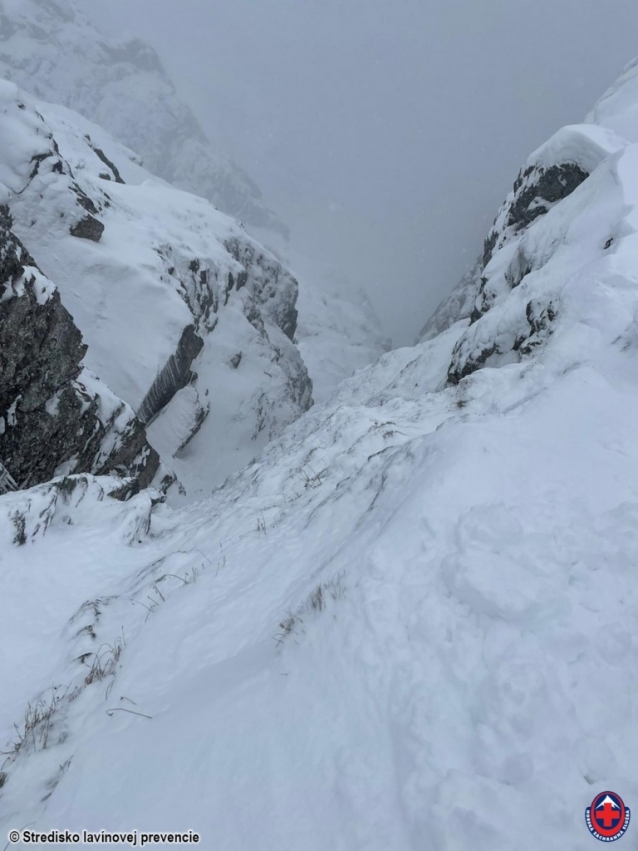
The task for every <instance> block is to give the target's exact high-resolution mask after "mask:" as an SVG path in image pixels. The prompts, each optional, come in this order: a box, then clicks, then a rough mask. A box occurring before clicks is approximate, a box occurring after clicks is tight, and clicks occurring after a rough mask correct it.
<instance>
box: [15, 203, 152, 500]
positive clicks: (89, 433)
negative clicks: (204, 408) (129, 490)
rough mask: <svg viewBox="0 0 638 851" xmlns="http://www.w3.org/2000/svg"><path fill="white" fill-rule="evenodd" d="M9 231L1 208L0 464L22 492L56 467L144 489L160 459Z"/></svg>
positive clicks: (50, 288)
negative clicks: (91, 366) (87, 364)
mask: <svg viewBox="0 0 638 851" xmlns="http://www.w3.org/2000/svg"><path fill="white" fill-rule="evenodd" d="M11 226H12V222H11V217H10V215H9V211H8V209H7V208H6V207H0V460H1V461H2V463H3V464H4V466H5V467H6V469H7V470H8V472H9V473H10V474H11V476H12V477H13V478H14V479H15V481H16V482H17V483H18V485H19V486H20V487H24V486H27V485H34V484H38V483H41V482H45V481H48V480H49V479H51V478H52V477H53V476H54V475H55V472H56V470H57V469H58V468H59V467H60V465H62V464H66V472H73V473H82V472H89V473H95V474H105V473H116V474H119V475H126V476H132V477H134V478H135V479H137V481H138V482H139V484H140V486H141V487H145V486H146V485H148V484H149V483H150V481H151V479H152V478H153V476H154V475H155V472H156V471H157V468H158V466H159V457H158V455H157V453H156V452H155V451H154V450H153V449H151V447H150V446H149V445H148V443H147V442H146V433H145V431H144V427H143V426H142V424H141V423H140V422H139V421H138V420H136V419H135V417H134V416H133V415H132V412H131V411H130V409H127V408H126V406H125V404H124V403H123V402H121V401H120V400H117V399H114V397H113V396H112V394H110V391H109V390H108V388H106V387H105V386H104V385H103V384H101V382H99V380H98V379H95V377H94V376H92V375H90V374H89V373H86V371H85V370H84V367H83V365H82V358H83V356H84V353H85V352H86V346H85V345H84V343H83V342H82V336H81V334H80V332H79V330H78V329H77V328H76V326H75V324H74V322H73V319H72V317H71V315H70V314H69V313H68V311H67V310H66V309H65V308H64V306H63V305H62V303H61V301H60V296H59V293H58V291H57V290H56V289H55V288H54V287H53V285H52V284H51V283H50V282H49V281H48V280H47V279H45V278H44V276H43V275H42V274H41V273H40V271H39V270H38V269H37V267H36V265H35V263H34V261H33V259H32V258H31V257H30V255H29V254H28V252H27V251H26V249H25V248H24V246H23V245H22V243H21V242H20V241H19V240H18V238H17V237H16V236H15V235H14V234H13V233H12V231H11ZM100 391H101V392H100Z"/></svg>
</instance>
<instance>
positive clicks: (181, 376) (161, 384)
mask: <svg viewBox="0 0 638 851" xmlns="http://www.w3.org/2000/svg"><path fill="white" fill-rule="evenodd" d="M203 346H204V341H203V340H202V338H201V337H200V336H199V334H198V333H197V332H196V330H195V326H194V325H188V326H187V327H186V328H184V331H183V332H182V336H181V339H180V341H179V343H178V346H177V350H176V351H175V353H174V354H172V355H171V356H170V358H169V359H168V361H167V362H166V364H165V366H164V367H163V369H162V370H161V372H160V374H159V375H158V376H157V378H156V379H155V381H154V382H153V384H152V386H151V389H150V390H149V391H148V393H147V394H146V397H145V398H144V401H143V402H142V404H141V406H140V409H139V411H138V412H137V416H138V419H139V420H140V421H141V422H142V423H144V424H145V425H146V424H148V423H149V422H150V421H151V420H152V419H153V417H155V416H156V415H157V414H159V412H160V411H161V410H162V408H163V407H164V406H165V405H168V403H169V402H170V401H171V399H172V398H173V396H174V395H175V394H176V393H177V391H178V390H181V389H182V388H183V387H186V385H187V384H190V381H191V379H192V377H193V372H192V370H191V364H192V363H193V361H194V360H195V358H196V357H197V355H198V354H199V353H200V352H201V350H202V348H203Z"/></svg>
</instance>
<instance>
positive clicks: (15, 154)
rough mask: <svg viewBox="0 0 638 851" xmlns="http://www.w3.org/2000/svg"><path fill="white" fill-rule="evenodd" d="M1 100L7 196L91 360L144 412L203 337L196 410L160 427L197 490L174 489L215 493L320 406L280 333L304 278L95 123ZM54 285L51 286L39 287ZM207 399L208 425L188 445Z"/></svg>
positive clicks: (171, 415) (4, 91) (2, 92)
mask: <svg viewBox="0 0 638 851" xmlns="http://www.w3.org/2000/svg"><path fill="white" fill-rule="evenodd" d="M0 97H2V98H3V104H4V109H3V111H2V113H1V114H0V130H1V131H2V132H1V133H0V138H2V139H3V140H4V141H3V142H1V143H0V162H2V163H4V166H5V169H6V170H7V173H8V174H9V177H10V180H9V177H8V178H7V180H8V182H7V184H6V186H5V187H4V193H5V198H6V199H7V200H8V201H9V204H10V208H11V214H12V216H13V219H14V229H15V232H16V234H17V235H18V236H19V237H20V239H21V240H22V241H23V243H24V244H25V246H26V247H27V249H28V250H29V251H30V252H31V253H32V254H33V255H34V257H35V259H36V261H37V263H38V265H39V266H40V268H41V269H42V271H43V272H44V273H45V274H46V276H47V277H48V278H49V279H50V280H51V281H54V282H55V283H56V284H57V285H58V288H59V290H60V293H61V297H62V300H63V303H64V305H65V307H66V308H67V309H68V310H69V311H70V313H71V314H72V315H73V318H74V320H75V322H76V324H77V326H78V327H79V329H80V330H81V332H82V334H83V337H84V339H85V341H86V343H87V344H88V346H89V348H88V351H87V354H86V356H85V364H86V366H87V368H88V369H89V370H91V371H92V372H93V373H95V374H96V375H98V376H99V377H100V379H101V380H102V381H103V382H105V383H106V384H107V385H108V387H109V388H110V389H111V391H112V392H113V393H114V394H115V395H116V396H118V397H120V398H121V399H123V400H124V401H125V402H126V403H127V404H128V405H130V406H131V407H132V408H133V410H134V411H136V412H140V411H141V410H143V405H144V402H145V399H146V398H147V396H148V394H149V392H150V391H151V389H152V387H153V385H154V383H155V381H156V379H157V378H158V375H159V374H160V372H161V370H162V369H163V368H164V367H165V366H166V364H167V363H169V362H170V358H171V356H173V355H174V353H175V352H176V350H177V349H178V345H179V343H180V340H181V338H182V335H183V333H184V331H185V329H187V328H189V327H194V328H195V329H196V331H197V333H198V334H199V335H200V337H201V338H202V339H203V341H204V347H203V350H202V352H201V354H200V356H199V358H197V360H196V361H195V362H194V363H193V366H192V368H193V370H194V372H196V373H197V377H196V378H193V387H194V392H191V394H190V400H191V401H190V407H191V412H190V414H189V415H188V416H185V415H184V414H183V412H181V413H180V409H181V404H182V403H181V402H180V400H176V401H175V403H174V404H175V406H176V410H174V411H173V410H171V409H170V408H171V404H172V402H169V404H168V407H167V408H165V409H164V411H162V413H161V416H160V417H159V418H158V419H157V420H156V421H155V422H154V423H153V424H152V426H151V428H150V430H149V433H150V439H151V443H154V444H155V445H156V447H157V449H158V450H160V451H161V453H162V455H163V458H164V460H165V461H166V463H167V464H168V465H169V466H170V467H172V468H174V469H175V472H176V473H177V474H178V476H179V477H180V479H181V481H182V484H183V486H184V487H185V491H186V492H185V493H183V492H182V493H177V491H175V492H174V493H172V494H171V499H174V500H176V501H182V499H183V498H187V499H189V500H192V499H194V498H198V497H201V496H203V495H207V494H209V493H210V490H211V488H212V487H213V486H214V485H215V484H218V483H219V482H220V481H223V479H224V478H225V477H226V476H227V475H228V474H229V473H230V472H234V471H235V470H236V469H238V468H240V467H242V466H244V464H246V463H247V462H248V461H249V460H250V459H251V458H253V457H254V456H256V455H257V454H258V453H259V451H260V450H261V448H262V447H263V446H264V445H265V444H266V442H267V441H268V440H269V439H271V438H272V437H273V436H274V435H276V434H278V433H279V432H280V431H281V429H282V428H284V427H285V426H286V425H287V424H288V423H290V422H291V421H292V420H294V419H295V418H296V417H298V416H299V415H300V414H301V413H302V412H303V411H304V410H305V409H306V408H307V407H308V406H309V405H310V404H311V402H312V398H311V385H310V382H309V380H308V376H307V371H306V367H305V365H304V363H303V361H302V359H301V357H300V354H299V351H298V350H297V349H296V347H295V346H294V345H293V343H292V341H291V340H290V339H288V337H287V336H286V335H285V334H284V333H283V331H282V328H285V327H286V324H285V323H286V321H287V317H288V314H289V312H290V311H292V310H294V304H295V301H296V295H297V283H296V281H295V280H294V278H293V277H292V276H291V275H290V273H289V272H288V271H287V270H286V269H284V268H283V267H282V265H281V264H280V263H279V261H278V260H276V259H275V258H274V257H273V256H272V255H271V254H270V253H269V252H267V251H266V249H263V248H262V247H261V246H260V245H259V244H258V243H256V242H255V241H254V240H252V239H251V237H249V236H248V235H247V234H246V232H245V231H244V230H243V228H242V227H241V226H240V225H239V224H238V223H237V222H235V221H234V220H233V219H231V218H229V217H228V216H226V215H224V214H223V213H220V212H219V211H218V210H216V209H215V208H214V207H213V206H212V205H211V204H210V203H209V202H208V201H206V200H204V199H203V198H199V197H197V196H194V195H190V194H188V193H186V192H183V191H181V190H178V189H175V188H174V187H171V186H169V185H168V184H167V183H166V182H165V181H162V180H160V179H158V178H156V177H154V176H153V175H151V174H150V173H149V172H147V171H145V170H144V169H142V168H141V167H140V166H139V165H137V164H136V163H135V162H134V161H133V159H132V155H131V152H130V151H129V150H128V149H126V148H125V147H123V146H122V145H121V144H119V143H117V142H114V141H113V140H112V139H110V137H109V136H108V134H107V133H105V131H103V130H100V128H98V127H96V126H95V125H94V124H92V123H91V122H88V121H86V119H83V118H82V117H81V116H79V115H77V114H74V113H72V112H71V111H70V110H68V109H65V108H64V107H59V106H52V105H50V104H47V103H44V102H41V101H34V100H33V99H32V98H30V97H29V96H27V95H26V94H25V93H21V92H20V91H19V90H18V89H17V88H16V87H15V85H13V84H12V83H6V84H5V85H4V87H3V88H0ZM5 130H6V132H5ZM96 150H99V151H100V152H101V153H102V157H101V158H100V157H99V156H98V155H97V154H96ZM34 157H36V158H37V159H36V160H34ZM105 158H106V159H107V160H108V162H110V163H111V166H112V167H114V168H115V169H116V171H117V174H119V175H121V180H123V181H124V183H120V182H116V180H115V179H114V177H115V172H113V171H112V169H111V168H110V167H108V166H106V165H105V163H104V161H103V160H104V159H105ZM34 162H35V163H36V166H37V168H36V167H35V166H34ZM105 169H107V171H106V172H105ZM109 171H111V173H112V174H113V178H111V179H109V180H107V179H105V178H104V177H103V175H104V174H105V173H106V174H108V172H109ZM0 177H1V175H0ZM1 188H2V187H1V184H0V189H1ZM87 204H88V205H89V207H88V209H89V213H90V214H91V215H92V216H93V217H94V218H96V219H98V220H99V221H100V222H101V223H102V224H103V225H104V231H103V233H102V235H101V238H100V239H99V242H97V243H96V242H92V241H90V240H87V239H80V238H78V237H76V236H73V235H72V234H71V233H70V230H71V227H72V226H73V224H75V223H76V222H77V221H78V220H81V219H82V218H84V217H85V216H86V215H87ZM242 276H243V277H242ZM41 277H42V276H40V275H39V276H38V277H37V282H38V283H39V284H40V283H41V281H40V279H41ZM244 278H245V280H244ZM38 292H40V290H38ZM49 292H50V291H49V290H47V289H46V286H45V285H44V284H43V285H42V292H41V295H40V297H41V298H45V297H47V294H48V293H49ZM239 352H241V353H242V361H241V364H240V365H239V367H238V368H237V369H233V368H232V367H231V366H230V365H229V362H230V361H231V359H232V358H233V357H234V356H236V355H237V354H238V353H239ZM182 395H184V394H182ZM208 407H210V415H209V416H208V417H207V418H206V420H205V422H204V423H203V425H202V430H201V432H200V434H199V435H197V437H196V438H195V439H194V441H193V442H192V444H190V445H189V446H188V447H187V448H186V449H184V450H183V451H182V447H183V445H184V444H185V442H186V441H187V439H188V438H189V435H190V431H191V426H192V425H193V422H194V418H196V417H197V416H198V414H199V412H200V411H203V410H205V409H207V408H208ZM144 421H145V422H146V421H147V418H146V417H145V418H144ZM197 447H199V448H197Z"/></svg>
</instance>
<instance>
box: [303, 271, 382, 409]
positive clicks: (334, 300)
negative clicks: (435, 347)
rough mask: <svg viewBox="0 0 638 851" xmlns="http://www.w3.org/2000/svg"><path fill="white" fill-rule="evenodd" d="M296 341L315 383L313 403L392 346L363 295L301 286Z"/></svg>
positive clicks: (305, 285)
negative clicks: (348, 296) (352, 295)
mask: <svg viewBox="0 0 638 851" xmlns="http://www.w3.org/2000/svg"><path fill="white" fill-rule="evenodd" d="M297 307H298V309H299V321H298V323H297V332H296V334H295V340H296V342H297V348H298V349H299V351H300V352H301V356H302V358H303V361H304V363H305V364H306V366H307V367H308V374H309V375H310V378H311V379H312V396H313V399H314V400H315V402H323V401H325V400H326V399H328V398H329V397H330V396H331V395H332V394H333V392H334V391H335V390H336V388H337V387H338V385H339V383H340V382H341V381H343V380H344V379H345V378H350V376H351V375H352V374H353V372H356V371H357V370H358V369H361V368H362V367H364V366H367V365H368V364H370V363H372V362H373V361H375V360H377V359H378V358H379V357H381V355H382V354H383V353H384V352H387V351H389V349H390V348H391V345H392V344H391V341H390V340H388V339H387V338H386V337H385V336H384V334H383V332H382V330H381V326H380V324H379V320H378V318H377V316H376V314H375V312H374V309H373V308H372V305H371V304H370V301H369V300H368V298H367V296H366V295H365V293H363V292H360V293H359V294H358V298H357V299H356V301H355V300H354V298H347V297H346V296H344V295H342V294H340V293H337V292H334V291H331V292H321V291H319V290H317V289H314V288H313V287H311V286H310V285H308V284H307V283H306V282H305V281H304V280H303V279H302V280H300V282H299V300H298V302H297Z"/></svg>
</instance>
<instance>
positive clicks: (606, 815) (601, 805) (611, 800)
mask: <svg viewBox="0 0 638 851" xmlns="http://www.w3.org/2000/svg"><path fill="white" fill-rule="evenodd" d="M630 817H631V813H630V810H629V808H628V807H626V806H625V804H624V802H623V799H622V798H621V797H620V795H616V793H615V792H601V793H600V795H596V797H595V798H594V800H593V801H592V805H591V807H587V810H586V811H585V821H586V822H587V827H588V828H589V832H590V833H591V834H592V835H593V836H595V837H596V839H600V841H601V842H614V841H615V840H616V839H620V837H621V836H623V835H624V834H625V833H626V831H627V827H628V826H629V819H630Z"/></svg>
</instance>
